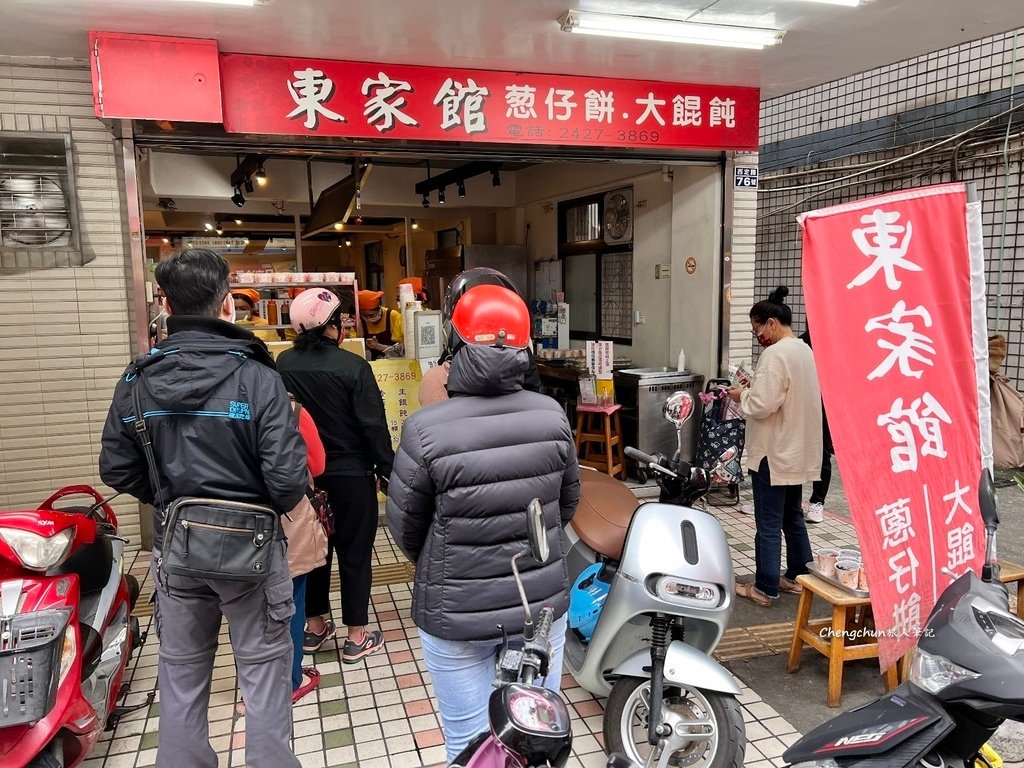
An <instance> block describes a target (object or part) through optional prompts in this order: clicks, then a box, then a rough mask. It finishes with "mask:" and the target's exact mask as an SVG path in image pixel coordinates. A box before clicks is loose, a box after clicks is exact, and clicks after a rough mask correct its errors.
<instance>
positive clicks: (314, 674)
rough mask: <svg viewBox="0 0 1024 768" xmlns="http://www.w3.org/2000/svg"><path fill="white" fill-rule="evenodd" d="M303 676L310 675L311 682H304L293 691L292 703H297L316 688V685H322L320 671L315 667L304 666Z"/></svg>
mask: <svg viewBox="0 0 1024 768" xmlns="http://www.w3.org/2000/svg"><path fill="white" fill-rule="evenodd" d="M302 676H303V677H308V678H309V682H308V683H303V684H302V685H300V686H299V687H298V688H296V689H295V690H294V691H292V704H295V703H296V702H297V701H298V700H299V699H301V698H302V697H303V696H305V695H306V694H307V693H309V692H310V691H313V690H315V689H316V687H317V686H318V685H320V673H319V672H318V671H317V670H316V669H314V668H313V667H303V668H302Z"/></svg>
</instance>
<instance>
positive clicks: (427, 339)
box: [420, 325, 437, 347]
mask: <svg viewBox="0 0 1024 768" xmlns="http://www.w3.org/2000/svg"><path fill="white" fill-rule="evenodd" d="M435 344H437V326H435V325H427V326H424V327H423V328H421V329H420V346H422V347H432V346H434V345H435Z"/></svg>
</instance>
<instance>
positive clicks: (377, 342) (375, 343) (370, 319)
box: [359, 291, 405, 360]
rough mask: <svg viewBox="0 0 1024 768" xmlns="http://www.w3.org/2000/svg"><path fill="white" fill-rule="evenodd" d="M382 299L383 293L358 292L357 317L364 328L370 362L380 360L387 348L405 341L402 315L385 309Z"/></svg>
mask: <svg viewBox="0 0 1024 768" xmlns="http://www.w3.org/2000/svg"><path fill="white" fill-rule="evenodd" d="M383 299H384V292H383V291H360V292H359V316H360V317H361V318H362V320H363V325H364V326H365V328H364V329H363V333H364V336H365V338H366V348H367V349H368V350H370V355H371V357H370V359H371V360H379V359H381V358H382V357H384V352H385V350H387V348H388V347H390V346H393V345H395V344H401V343H402V342H403V341H404V340H405V335H404V333H403V330H402V313H401V312H398V311H396V310H394V309H388V308H387V307H385V306H384V305H383V303H382V302H383Z"/></svg>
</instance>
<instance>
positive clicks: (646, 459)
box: [626, 445, 654, 464]
mask: <svg viewBox="0 0 1024 768" xmlns="http://www.w3.org/2000/svg"><path fill="white" fill-rule="evenodd" d="M626 455H627V456H628V457H629V458H631V459H633V461H638V462H640V463H641V464H651V463H652V462H654V457H653V456H650V455H648V454H646V453H644V452H643V451H638V450H637V449H636V448H634V447H633V446H631V445H627V446H626Z"/></svg>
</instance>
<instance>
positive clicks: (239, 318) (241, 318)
mask: <svg viewBox="0 0 1024 768" xmlns="http://www.w3.org/2000/svg"><path fill="white" fill-rule="evenodd" d="M249 317H250V315H249V313H248V312H245V311H244V310H241V309H236V310H235V322H236V323H244V322H245V321H246V320H248V319H249Z"/></svg>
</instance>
